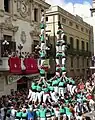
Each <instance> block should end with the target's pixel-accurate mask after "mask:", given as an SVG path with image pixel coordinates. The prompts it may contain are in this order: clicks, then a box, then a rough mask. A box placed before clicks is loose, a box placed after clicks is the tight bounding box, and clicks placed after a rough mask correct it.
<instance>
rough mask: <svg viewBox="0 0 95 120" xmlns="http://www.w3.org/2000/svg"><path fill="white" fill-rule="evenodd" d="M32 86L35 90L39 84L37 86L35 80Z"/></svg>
mask: <svg viewBox="0 0 95 120" xmlns="http://www.w3.org/2000/svg"><path fill="white" fill-rule="evenodd" d="M31 87H32V89H33V90H36V89H37V86H36V84H35V83H34V82H33V83H32V86H31Z"/></svg>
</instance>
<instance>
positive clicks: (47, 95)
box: [43, 93, 49, 103]
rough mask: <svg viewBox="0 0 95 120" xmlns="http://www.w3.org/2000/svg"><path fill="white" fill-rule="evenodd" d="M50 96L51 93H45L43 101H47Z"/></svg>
mask: <svg viewBox="0 0 95 120" xmlns="http://www.w3.org/2000/svg"><path fill="white" fill-rule="evenodd" d="M48 97H49V94H45V93H44V94H43V102H44V103H45V102H46V100H47V99H48Z"/></svg>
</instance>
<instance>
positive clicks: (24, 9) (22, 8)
mask: <svg viewBox="0 0 95 120" xmlns="http://www.w3.org/2000/svg"><path fill="white" fill-rule="evenodd" d="M30 6H31V5H30V0H17V11H18V12H19V13H20V15H21V17H23V18H26V17H27V16H29V15H30Z"/></svg>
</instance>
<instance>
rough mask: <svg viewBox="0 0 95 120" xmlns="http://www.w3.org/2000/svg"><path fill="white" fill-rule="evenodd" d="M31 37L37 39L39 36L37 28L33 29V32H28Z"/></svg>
mask: <svg viewBox="0 0 95 120" xmlns="http://www.w3.org/2000/svg"><path fill="white" fill-rule="evenodd" d="M30 35H31V37H34V36H35V37H39V35H40V29H39V26H35V27H33V30H32V31H31V32H30Z"/></svg>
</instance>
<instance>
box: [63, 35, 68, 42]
mask: <svg viewBox="0 0 95 120" xmlns="http://www.w3.org/2000/svg"><path fill="white" fill-rule="evenodd" d="M63 40H65V42H66V43H67V36H66V35H64V36H63Z"/></svg>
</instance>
